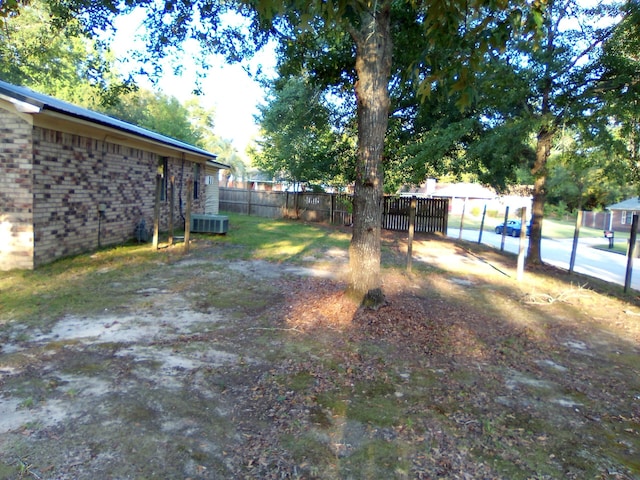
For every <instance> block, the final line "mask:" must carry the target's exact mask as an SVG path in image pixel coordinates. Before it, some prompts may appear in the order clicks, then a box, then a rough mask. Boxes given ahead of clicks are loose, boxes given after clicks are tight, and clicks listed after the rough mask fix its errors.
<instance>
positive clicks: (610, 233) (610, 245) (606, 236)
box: [604, 230, 614, 248]
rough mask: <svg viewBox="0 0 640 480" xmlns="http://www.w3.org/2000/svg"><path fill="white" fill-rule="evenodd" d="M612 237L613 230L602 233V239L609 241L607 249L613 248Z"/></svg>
mask: <svg viewBox="0 0 640 480" xmlns="http://www.w3.org/2000/svg"><path fill="white" fill-rule="evenodd" d="M613 237H614V232H613V230H605V231H604V238H606V239H608V240H609V248H613Z"/></svg>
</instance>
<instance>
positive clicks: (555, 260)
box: [447, 228, 640, 290]
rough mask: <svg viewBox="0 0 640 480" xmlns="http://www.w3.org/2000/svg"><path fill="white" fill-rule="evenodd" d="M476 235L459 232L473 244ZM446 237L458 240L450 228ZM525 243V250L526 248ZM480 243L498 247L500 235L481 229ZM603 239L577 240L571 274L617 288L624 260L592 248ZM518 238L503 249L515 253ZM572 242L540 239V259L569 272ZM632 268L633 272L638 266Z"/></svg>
mask: <svg viewBox="0 0 640 480" xmlns="http://www.w3.org/2000/svg"><path fill="white" fill-rule="evenodd" d="M479 234H480V232H479V231H478V230H463V231H462V239H463V240H467V241H472V242H477V241H478V238H479ZM447 235H448V236H449V237H452V238H459V237H460V230H459V229H457V228H450V229H449V230H448V231H447ZM528 241H529V239H528V238H527V243H525V248H527V247H528ZM481 243H482V244H484V245H489V246H491V247H494V248H500V246H501V243H502V235H497V234H496V233H494V232H493V230H485V231H483V233H482V242H481ZM602 243H603V240H602V239H598V238H581V239H579V241H578V250H577V252H576V261H575V265H574V271H575V272H576V273H581V274H584V275H588V276H590V277H595V278H598V279H600V280H604V281H607V282H611V283H617V284H618V285H624V280H625V272H626V268H627V257H626V256H625V255H620V254H618V253H613V252H607V251H604V250H599V249H596V248H593V246H594V245H602ZM519 245H520V239H519V238H512V237H505V239H504V250H505V251H507V252H511V253H518V250H519ZM572 246H573V239H550V238H543V239H542V245H541V249H542V260H543V261H544V262H546V263H549V264H551V265H554V266H556V267H559V268H564V269H566V270H568V269H569V262H570V260H571V249H572ZM634 267H635V270H637V269H638V268H639V267H636V266H635V265H634ZM631 288H633V289H635V290H640V275H639V274H638V273H637V272H636V271H634V272H633V274H632V277H631Z"/></svg>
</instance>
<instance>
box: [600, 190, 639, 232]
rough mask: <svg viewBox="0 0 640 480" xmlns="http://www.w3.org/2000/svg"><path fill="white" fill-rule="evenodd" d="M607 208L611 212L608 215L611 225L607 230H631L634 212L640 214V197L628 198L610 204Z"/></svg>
mask: <svg viewBox="0 0 640 480" xmlns="http://www.w3.org/2000/svg"><path fill="white" fill-rule="evenodd" d="M607 210H609V212H610V213H611V215H610V216H609V217H608V219H607V220H608V221H609V225H608V226H607V227H606V228H605V229H606V230H613V231H616V232H630V231H631V222H632V220H633V215H634V214H640V197H632V198H628V199H627V200H624V201H622V202H619V203H615V204H613V205H609V206H608V207H607Z"/></svg>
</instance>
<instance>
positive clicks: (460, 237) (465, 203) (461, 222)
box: [458, 198, 467, 240]
mask: <svg viewBox="0 0 640 480" xmlns="http://www.w3.org/2000/svg"><path fill="white" fill-rule="evenodd" d="M466 209H467V199H466V198H465V199H464V202H463V203H462V215H461V216H460V231H459V232H458V240H460V239H462V229H463V228H464V211H465V210H466Z"/></svg>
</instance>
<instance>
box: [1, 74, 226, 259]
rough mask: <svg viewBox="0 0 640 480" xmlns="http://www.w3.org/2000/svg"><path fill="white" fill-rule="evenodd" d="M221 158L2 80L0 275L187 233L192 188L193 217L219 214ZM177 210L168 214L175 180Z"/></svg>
mask: <svg viewBox="0 0 640 480" xmlns="http://www.w3.org/2000/svg"><path fill="white" fill-rule="evenodd" d="M223 168H228V166H227V165H223V164H221V163H218V162H216V156H215V155H214V154H212V153H209V152H207V151H205V150H202V149H199V148H197V147H194V146H192V145H188V144H186V143H183V142H180V141H177V140H174V139H171V138H168V137H165V136H163V135H159V134H157V133H154V132H151V131H149V130H145V129H143V128H140V127H137V126H135V125H131V124H129V123H126V122H122V121H120V120H116V119H114V118H112V117H108V116H106V115H102V114H99V113H96V112H92V111H90V110H86V109H84V108H80V107H77V106H74V105H71V104H69V103H66V102H62V101H59V100H56V99H54V98H51V97H48V96H46V95H42V94H39V93H36V92H34V91H32V90H29V89H27V88H23V87H17V86H14V85H11V84H8V83H6V82H2V81H0V270H8V269H12V268H21V269H33V268H36V267H38V266H40V265H43V264H45V263H48V262H51V261H53V260H55V259H57V258H60V257H64V256H67V255H72V254H77V253H80V252H83V251H90V250H92V249H95V248H98V247H100V246H104V245H110V244H117V243H121V242H124V241H127V240H129V239H131V238H134V236H135V231H136V226H138V225H139V224H140V223H141V221H142V220H144V221H145V224H146V226H147V227H150V226H152V225H153V216H154V204H155V191H156V176H157V175H162V181H161V185H162V189H161V195H160V196H161V200H162V201H161V205H160V229H161V230H166V229H167V227H168V221H169V214H170V213H171V214H172V215H173V219H174V223H175V225H179V226H182V223H181V222H183V216H182V214H183V213H184V209H185V205H186V200H187V199H186V192H187V182H188V181H189V180H192V181H193V203H192V211H193V212H194V213H209V214H216V213H218V172H219V170H220V169H223ZM172 177H173V178H174V179H175V188H174V192H175V194H174V198H175V202H174V204H175V207H174V211H173V212H169V192H170V189H169V188H168V185H169V179H170V178H172Z"/></svg>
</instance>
